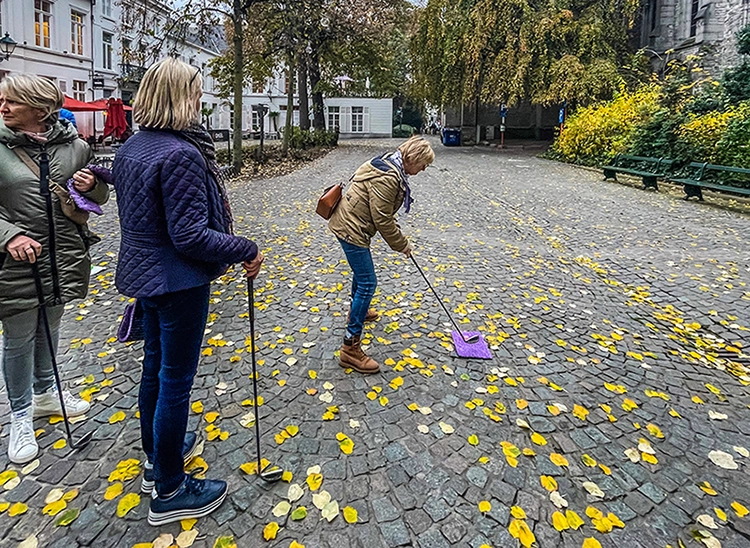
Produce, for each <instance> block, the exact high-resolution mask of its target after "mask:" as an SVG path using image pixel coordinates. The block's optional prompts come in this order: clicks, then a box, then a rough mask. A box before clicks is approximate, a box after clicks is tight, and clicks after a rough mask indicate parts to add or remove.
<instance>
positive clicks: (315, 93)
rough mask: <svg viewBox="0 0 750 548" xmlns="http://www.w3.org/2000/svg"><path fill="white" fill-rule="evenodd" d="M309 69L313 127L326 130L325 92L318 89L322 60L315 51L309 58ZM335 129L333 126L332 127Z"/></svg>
mask: <svg viewBox="0 0 750 548" xmlns="http://www.w3.org/2000/svg"><path fill="white" fill-rule="evenodd" d="M308 63H309V64H308V67H307V68H308V71H309V74H310V89H312V110H313V127H314V128H315V131H325V129H326V118H325V112H324V107H323V92H322V91H320V90H319V89H318V84H319V83H320V60H319V59H318V56H317V55H316V54H315V53H313V55H312V56H310V57H309V58H308ZM331 129H333V128H331Z"/></svg>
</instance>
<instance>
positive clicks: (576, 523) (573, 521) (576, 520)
mask: <svg viewBox="0 0 750 548" xmlns="http://www.w3.org/2000/svg"><path fill="white" fill-rule="evenodd" d="M565 519H566V520H567V521H568V525H570V528H571V529H573V530H574V531H577V530H578V528H579V527H580V526H581V525H583V520H582V519H581V516H579V515H578V514H576V513H575V512H574V511H573V510H565Z"/></svg>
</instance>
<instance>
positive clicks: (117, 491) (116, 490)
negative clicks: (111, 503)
mask: <svg viewBox="0 0 750 548" xmlns="http://www.w3.org/2000/svg"><path fill="white" fill-rule="evenodd" d="M122 489H123V485H122V483H120V482H119V481H118V482H116V483H113V484H112V485H110V486H109V487H107V489H106V491H104V500H113V499H116V498H117V497H119V496H120V495H122Z"/></svg>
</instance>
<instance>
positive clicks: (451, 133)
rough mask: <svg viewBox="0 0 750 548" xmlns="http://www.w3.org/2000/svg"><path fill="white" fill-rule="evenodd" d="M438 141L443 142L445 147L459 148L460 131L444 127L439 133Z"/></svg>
mask: <svg viewBox="0 0 750 548" xmlns="http://www.w3.org/2000/svg"><path fill="white" fill-rule="evenodd" d="M440 140H441V141H442V142H443V145H444V146H447V147H458V146H461V130H460V129H456V128H448V127H445V128H443V131H442V132H441V133H440Z"/></svg>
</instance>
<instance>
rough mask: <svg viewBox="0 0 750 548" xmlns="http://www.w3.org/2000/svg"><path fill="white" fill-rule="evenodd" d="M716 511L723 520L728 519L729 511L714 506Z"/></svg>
mask: <svg viewBox="0 0 750 548" xmlns="http://www.w3.org/2000/svg"><path fill="white" fill-rule="evenodd" d="M714 513H715V514H716V517H717V518H719V519H720V520H721V521H727V513H726V512H725V511H724V510H722V509H721V508H714Z"/></svg>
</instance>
